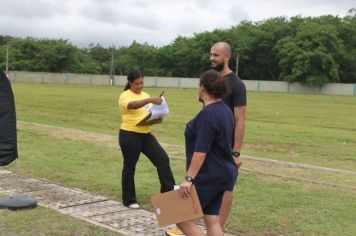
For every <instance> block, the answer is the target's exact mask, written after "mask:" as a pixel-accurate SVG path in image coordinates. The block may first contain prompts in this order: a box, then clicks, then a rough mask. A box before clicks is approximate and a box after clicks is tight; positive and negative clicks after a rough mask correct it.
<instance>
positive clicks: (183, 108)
mask: <svg viewBox="0 0 356 236" xmlns="http://www.w3.org/2000/svg"><path fill="white" fill-rule="evenodd" d="M13 89H14V93H15V99H16V106H17V107H16V109H17V118H18V120H22V121H30V122H36V123H42V124H49V125H54V126H59V127H69V128H74V129H81V130H87V131H92V132H97V133H103V134H113V135H115V134H116V133H117V130H118V127H119V123H120V118H119V113H118V107H117V99H118V96H119V94H120V92H121V91H122V88H121V87H107V86H69V85H40V84H26V83H14V84H13ZM161 90H162V89H159V88H147V89H146V91H147V92H148V93H150V94H151V95H158V94H159V93H160V92H161ZM165 91H166V99H167V101H168V103H169V105H170V111H171V114H170V115H169V116H168V117H167V118H166V120H165V122H164V123H163V124H161V125H158V126H156V127H155V128H154V131H153V132H154V134H155V135H156V136H157V137H158V139H159V141H161V142H164V143H170V144H179V145H183V143H184V142H183V140H184V139H183V130H184V126H185V123H186V122H187V121H188V120H189V119H191V118H192V117H193V116H194V115H195V114H196V113H197V112H198V111H199V109H200V108H201V105H200V104H199V103H198V102H197V95H196V90H194V89H165ZM355 107H356V97H343V96H318V95H299V94H298V95H297V94H277V93H248V113H247V122H246V136H245V144H244V148H243V150H242V152H243V153H244V154H249V155H255V156H259V157H264V158H271V159H280V160H287V161H291V162H298V163H308V164H313V165H317V166H324V167H329V168H338V169H344V170H352V171H356V151H355V150H356V119H355V118H354V117H355V116H356V109H355ZM18 136H19V137H18V142H19V151H20V158H21V162H20V163H21V172H22V173H23V174H25V175H29V176H33V177H40V178H45V179H48V180H52V181H54V182H57V183H61V184H64V185H66V186H68V187H77V188H81V189H84V190H87V191H90V192H92V193H99V194H102V195H106V196H109V197H111V198H113V199H116V200H120V199H121V189H120V188H121V187H120V184H119V183H120V176H121V167H122V166H121V161H122V157H121V153H120V152H119V151H118V150H117V149H115V148H113V147H107V146H104V145H102V144H93V143H88V142H84V141H81V140H78V141H73V140H68V139H65V138H61V137H58V136H57V137H53V136H49V135H44V134H40V133H37V132H35V131H31V132H30V131H27V130H21V129H20V130H19V132H18ZM184 165H185V162H184V160H182V159H175V158H174V159H172V160H171V166H172V169H173V172H174V175H175V177H176V180H177V182H180V180H181V179H182V178H183V176H184ZM11 168H13V166H10V169H11ZM136 182H137V184H136V187H137V192H138V198H139V199H140V201H141V202H142V203H143V206H144V208H145V209H149V210H150V209H151V206H150V203H149V199H150V196H151V195H152V194H154V193H156V192H158V191H159V183H158V178H157V176H156V171H155V170H154V168H153V167H152V165H151V164H150V163H149V162H148V160H147V159H146V158H142V159H141V160H140V161H139V164H138V167H137V174H136ZM234 198H235V201H234V206H233V211H232V214H231V217H230V219H229V224H228V230H229V231H230V232H233V233H240V234H244V235H355V234H356V221H355V219H356V192H355V191H354V190H350V189H340V188H334V187H330V186H325V185H318V184H313V183H309V182H300V181H293V180H285V179H280V178H277V177H274V176H268V175H260V174H258V173H254V172H244V171H242V172H241V174H240V177H239V181H238V185H237V187H236V193H235V195H234ZM2 216H3V213H1V212H0V222H1V223H0V229H1V226H2V225H4V226H5V227H6V225H7V224H8V223H6V222H5V223H3V222H2V221H1V217H2ZM25 217H28V216H26V214H25V215H22V216H18V217H14V220H15V221H18V222H21V221H22V220H23V218H25ZM63 222H64V224H65V225H66V224H67V223H66V220H63ZM45 224H46V223H45ZM47 224H49V223H47ZM68 227H69V226H68ZM63 235H65V233H64V234H63ZM67 235H70V234H67Z"/></svg>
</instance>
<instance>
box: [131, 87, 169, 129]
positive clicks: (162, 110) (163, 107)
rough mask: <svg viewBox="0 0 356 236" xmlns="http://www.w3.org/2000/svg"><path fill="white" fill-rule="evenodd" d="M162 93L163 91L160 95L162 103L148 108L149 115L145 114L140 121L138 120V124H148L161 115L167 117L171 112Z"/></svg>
mask: <svg viewBox="0 0 356 236" xmlns="http://www.w3.org/2000/svg"><path fill="white" fill-rule="evenodd" d="M162 95H163V92H162V93H161V95H160V97H161V98H162V103H161V104H160V105H152V106H151V107H150V108H149V109H148V115H147V116H145V117H144V118H143V119H142V120H141V121H140V122H138V123H137V124H136V126H146V125H147V122H150V121H152V120H155V119H158V118H160V117H161V118H162V117H165V116H166V115H168V114H169V109H168V104H167V102H166V100H165V99H164V97H163V96H162Z"/></svg>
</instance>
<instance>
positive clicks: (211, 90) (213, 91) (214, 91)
mask: <svg viewBox="0 0 356 236" xmlns="http://www.w3.org/2000/svg"><path fill="white" fill-rule="evenodd" d="M200 85H202V86H204V88H205V90H206V92H207V93H208V94H209V95H210V96H213V97H214V98H217V99H220V98H224V97H225V96H226V94H227V93H228V92H229V87H228V84H227V80H226V79H225V78H223V77H221V75H220V74H219V72H217V71H216V70H208V71H206V72H204V73H203V74H202V76H201V77H200Z"/></svg>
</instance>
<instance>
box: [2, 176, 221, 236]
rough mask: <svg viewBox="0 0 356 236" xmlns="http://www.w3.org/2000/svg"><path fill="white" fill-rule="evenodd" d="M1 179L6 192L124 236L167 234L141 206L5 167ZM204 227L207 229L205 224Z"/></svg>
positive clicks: (159, 235) (3, 190)
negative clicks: (32, 176) (27, 198)
mask: <svg viewBox="0 0 356 236" xmlns="http://www.w3.org/2000/svg"><path fill="white" fill-rule="evenodd" d="M0 179H1V181H0V193H2V194H6V195H8V194H23V195H26V196H30V197H33V198H35V199H36V200H37V201H38V204H39V205H40V206H44V207H48V208H51V209H54V210H56V211H59V212H60V213H63V214H68V215H70V216H72V217H75V218H79V219H82V220H84V221H86V222H89V223H91V224H94V225H96V226H100V227H104V228H106V229H109V230H111V231H114V232H118V233H120V234H122V235H128V236H131V235H132V236H138V235H145V236H147V235H150V236H155V235H157V236H162V235H165V234H164V230H166V229H168V228H169V227H166V228H160V227H159V226H158V224H157V221H156V216H155V215H154V214H153V213H151V212H148V211H145V210H141V209H140V210H133V209H129V208H127V207H124V206H123V205H122V203H120V202H117V201H113V200H110V199H108V198H107V197H105V196H95V195H92V194H90V193H88V192H85V191H83V190H80V189H71V188H66V187H64V186H62V185H59V184H54V183H51V182H49V181H46V180H41V179H35V178H25V177H22V176H18V175H16V174H14V173H12V172H10V171H6V170H1V169H0ZM171 227H172V226H171ZM202 228H203V229H205V227H204V226H202ZM225 235H227V234H225Z"/></svg>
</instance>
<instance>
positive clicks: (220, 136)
mask: <svg viewBox="0 0 356 236" xmlns="http://www.w3.org/2000/svg"><path fill="white" fill-rule="evenodd" d="M233 132H234V116H233V114H232V111H231V110H230V109H229V107H228V106H227V105H226V104H225V103H224V102H223V101H219V102H215V103H212V104H209V105H207V106H205V107H204V108H203V109H202V110H201V111H200V112H199V113H198V115H197V116H196V117H195V118H194V119H193V120H191V121H190V122H188V124H187V126H186V129H185V132H184V136H185V147H186V156H187V163H186V164H187V170H188V168H189V166H190V163H191V161H192V157H193V153H194V152H203V153H206V158H205V161H204V163H203V165H202V167H201V169H200V170H199V172H198V174H197V176H196V177H195V180H194V182H195V185H196V187H197V188H199V189H202V190H214V191H215V190H228V191H232V190H233V188H234V185H235V181H236V177H237V166H236V164H235V162H234V160H233V157H232V155H231V151H232V149H231V144H232V137H233V135H234V133H233Z"/></svg>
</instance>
